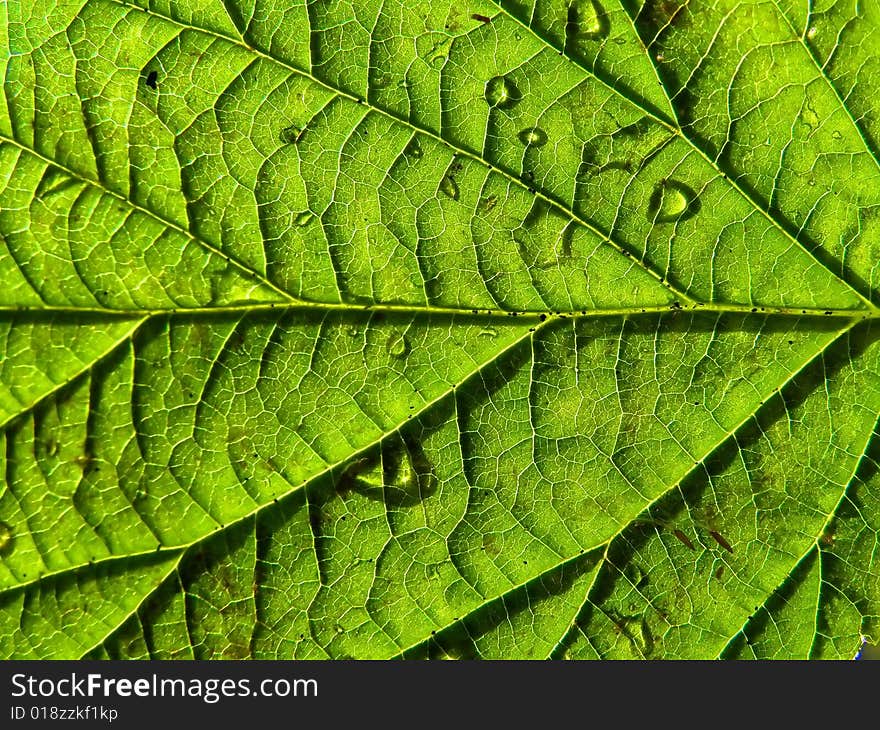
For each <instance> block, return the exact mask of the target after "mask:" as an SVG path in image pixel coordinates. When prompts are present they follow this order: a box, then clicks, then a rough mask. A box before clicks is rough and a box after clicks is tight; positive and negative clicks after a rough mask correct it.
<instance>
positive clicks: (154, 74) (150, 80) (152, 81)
mask: <svg viewBox="0 0 880 730" xmlns="http://www.w3.org/2000/svg"><path fill="white" fill-rule="evenodd" d="M158 81H159V72H158V71H150V73H148V74H147V79H146V81H145V82H144V83H146V85H147V86H149V87H150V88H151V89H153V90H155V89H157V88H158V87H159V84H158Z"/></svg>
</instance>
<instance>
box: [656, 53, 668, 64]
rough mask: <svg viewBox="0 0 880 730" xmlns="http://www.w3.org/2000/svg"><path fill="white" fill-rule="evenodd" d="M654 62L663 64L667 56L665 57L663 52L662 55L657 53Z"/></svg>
mask: <svg viewBox="0 0 880 730" xmlns="http://www.w3.org/2000/svg"><path fill="white" fill-rule="evenodd" d="M654 60H655V61H656V62H657V63H663V62H664V61H665V60H666V56H664V55H663V52H662V51H661V52H660V53H657V54H656V55H655V56H654Z"/></svg>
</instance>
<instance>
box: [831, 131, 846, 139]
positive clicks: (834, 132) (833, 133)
mask: <svg viewBox="0 0 880 730" xmlns="http://www.w3.org/2000/svg"><path fill="white" fill-rule="evenodd" d="M831 136H832V137H834V139H843V135H842V134H841V133H840V130H839V129H835V130H834V131H833V132H832V133H831Z"/></svg>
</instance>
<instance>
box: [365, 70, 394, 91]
mask: <svg viewBox="0 0 880 730" xmlns="http://www.w3.org/2000/svg"><path fill="white" fill-rule="evenodd" d="M391 81H392V79H391V74H390V73H387V72H386V71H377V72H376V74H375V75H374V76H373V78H372V79H371V83H370V85H371V86H372V87H373V88H374V89H385V88H387V87H389V86H391Z"/></svg>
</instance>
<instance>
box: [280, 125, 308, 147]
mask: <svg viewBox="0 0 880 730" xmlns="http://www.w3.org/2000/svg"><path fill="white" fill-rule="evenodd" d="M302 134H303V130H302V127H297V126H296V125H291V126H289V127H285V128H284V129H282V130H281V141H282V142H283V143H284V144H296V143H297V142H299V139H300V137H302Z"/></svg>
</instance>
